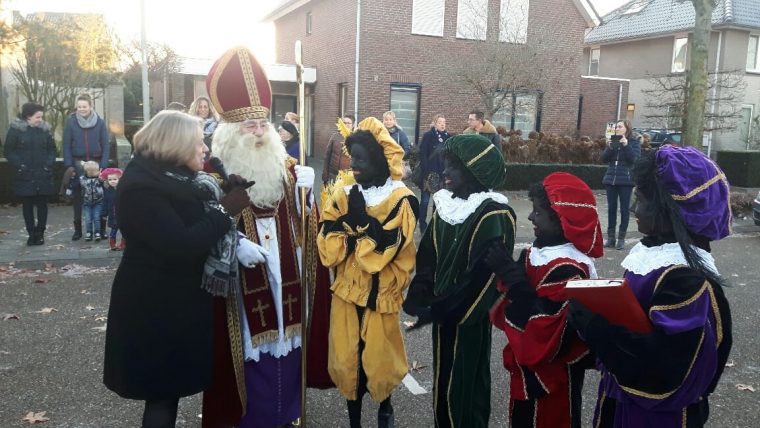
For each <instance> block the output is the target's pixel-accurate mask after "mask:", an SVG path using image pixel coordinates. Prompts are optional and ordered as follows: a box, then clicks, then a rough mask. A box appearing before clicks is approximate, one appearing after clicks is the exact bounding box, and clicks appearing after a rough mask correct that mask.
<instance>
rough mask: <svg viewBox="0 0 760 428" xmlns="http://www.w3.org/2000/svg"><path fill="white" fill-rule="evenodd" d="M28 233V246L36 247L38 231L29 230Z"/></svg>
mask: <svg viewBox="0 0 760 428" xmlns="http://www.w3.org/2000/svg"><path fill="white" fill-rule="evenodd" d="M26 233H27V234H29V237H28V238H26V245H28V246H32V245H34V241H35V239H36V237H37V233H36V231H35V230H27V231H26Z"/></svg>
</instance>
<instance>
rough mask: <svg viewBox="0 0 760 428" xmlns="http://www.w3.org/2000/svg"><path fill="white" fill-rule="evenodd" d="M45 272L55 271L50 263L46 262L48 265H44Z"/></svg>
mask: <svg viewBox="0 0 760 428" xmlns="http://www.w3.org/2000/svg"><path fill="white" fill-rule="evenodd" d="M45 270H46V271H48V272H49V271H51V270H55V268H54V267H53V264H52V263H50V262H48V263H45Z"/></svg>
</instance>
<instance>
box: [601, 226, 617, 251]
mask: <svg viewBox="0 0 760 428" xmlns="http://www.w3.org/2000/svg"><path fill="white" fill-rule="evenodd" d="M614 247H615V229H612V230H607V240H606V241H604V248H614Z"/></svg>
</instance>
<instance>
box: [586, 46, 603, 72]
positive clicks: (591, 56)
mask: <svg viewBox="0 0 760 428" xmlns="http://www.w3.org/2000/svg"><path fill="white" fill-rule="evenodd" d="M594 51H596V52H598V55H597V56H596V73H593V72H592V71H591V64H593V63H594ZM601 58H602V48H601V47H600V46H597V47H592V48H591V49H589V51H588V75H589V76H598V75H599V62H600V60H601Z"/></svg>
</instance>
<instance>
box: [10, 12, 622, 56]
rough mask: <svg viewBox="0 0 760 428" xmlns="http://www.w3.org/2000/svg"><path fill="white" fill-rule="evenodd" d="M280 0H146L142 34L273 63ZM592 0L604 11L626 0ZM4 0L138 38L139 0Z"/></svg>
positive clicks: (206, 52)
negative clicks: (243, 50)
mask: <svg viewBox="0 0 760 428" xmlns="http://www.w3.org/2000/svg"><path fill="white" fill-rule="evenodd" d="M282 1H283V0H247V1H241V0H203V1H200V0H145V8H146V20H145V21H146V36H147V39H148V41H150V42H156V43H166V44H168V45H169V46H171V47H172V48H173V49H174V50H175V52H177V53H178V54H179V55H181V56H185V57H191V58H207V59H215V58H218V57H219V56H221V54H222V53H223V52H224V51H226V50H227V49H229V48H230V47H233V46H237V45H244V46H247V47H248V48H249V49H251V51H253V53H254V54H256V56H257V58H258V59H259V60H260V61H261V62H262V63H265V64H267V63H268V64H271V63H274V60H275V55H274V26H273V25H272V24H271V23H262V22H259V20H260V19H261V18H262V17H263V16H264V15H266V14H267V13H268V12H270V11H271V10H272V9H273V8H274V7H275V6H277V5H278V4H280V3H281V2H282ZM365 1H366V0H365ZM370 1H371V0H370ZM591 1H592V3H593V5H594V7H595V8H596V10H597V12H598V13H599V15H605V14H606V13H607V12H609V11H611V10H613V9H615V8H616V7H619V6H620V5H622V4H624V3H627V2H628V1H630V0H591ZM3 6H4V8H6V9H8V10H19V11H21V12H22V13H30V12H72V13H86V12H89V13H101V14H103V15H104V16H105V19H106V21H107V22H108V23H109V24H110V25H111V26H113V28H114V29H115V31H116V33H117V35H118V36H119V37H120V38H121V39H122V40H124V41H130V40H139V39H140V0H96V1H83V0H76V1H74V0H4V1H3Z"/></svg>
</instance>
